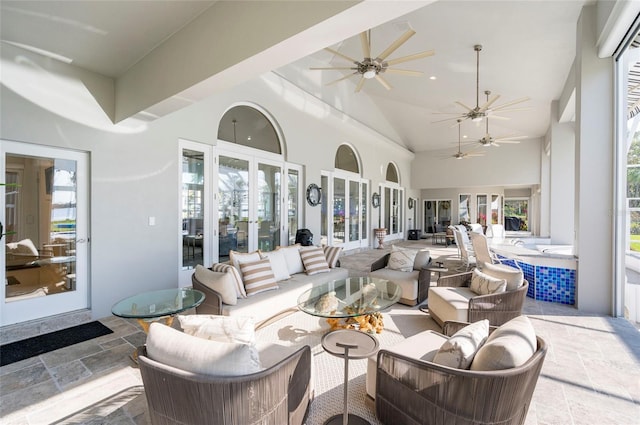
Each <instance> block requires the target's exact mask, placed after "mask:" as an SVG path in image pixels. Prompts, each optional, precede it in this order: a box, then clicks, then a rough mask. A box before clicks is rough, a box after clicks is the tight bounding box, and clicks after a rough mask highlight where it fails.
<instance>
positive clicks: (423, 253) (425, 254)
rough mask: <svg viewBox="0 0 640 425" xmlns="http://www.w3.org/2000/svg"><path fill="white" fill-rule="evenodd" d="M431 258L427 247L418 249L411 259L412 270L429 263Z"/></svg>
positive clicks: (424, 266) (422, 267) (420, 268)
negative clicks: (414, 256) (413, 258)
mask: <svg viewBox="0 0 640 425" xmlns="http://www.w3.org/2000/svg"><path fill="white" fill-rule="evenodd" d="M430 259H431V252H430V251H429V250H428V249H420V250H418V253H417V254H416V259H415V260H414V261H413V270H422V269H424V268H426V267H427V266H428V265H429V260H430Z"/></svg>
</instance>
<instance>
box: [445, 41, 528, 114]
mask: <svg viewBox="0 0 640 425" xmlns="http://www.w3.org/2000/svg"><path fill="white" fill-rule="evenodd" d="M473 49H474V50H475V51H476V106H475V108H471V107H470V106H467V105H465V104H464V103H462V102H460V101H456V102H455V103H457V104H458V105H460V106H462V107H463V108H464V109H465V110H466V112H463V113H459V112H436V114H445V115H457V116H456V117H453V118H445V119H443V120H439V121H434V122H442V121H449V120H454V119H458V118H462V119H465V120H466V119H470V120H471V121H474V122H480V121H482V119H483V118H485V117H488V116H489V115H491V117H492V118H496V119H503V120H508V119H509V118H507V117H501V116H497V115H494V112H507V111H517V110H522V109H513V108H509V107H510V106H514V105H517V104H519V103H522V102H526V101H527V100H529V98H528V97H524V98H522V99H517V100H513V101H511V102H507V103H503V104H502V105H499V106H496V107H494V108H491V105H493V104H494V103H495V102H496V101H497V100H498V99H499V98H500V95H499V94H497V95H495V96H494V97H493V98H492V99H489V98H488V97H487V101H486V102H485V103H484V104H483V105H480V51H481V50H482V45H480V44H476V45H475V46H473ZM507 108H509V109H507Z"/></svg>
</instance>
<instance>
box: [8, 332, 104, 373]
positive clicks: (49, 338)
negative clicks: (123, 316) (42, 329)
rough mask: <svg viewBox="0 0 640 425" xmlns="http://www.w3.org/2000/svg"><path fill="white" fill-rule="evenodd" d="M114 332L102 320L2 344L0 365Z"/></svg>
mask: <svg viewBox="0 0 640 425" xmlns="http://www.w3.org/2000/svg"><path fill="white" fill-rule="evenodd" d="M110 333H113V331H112V330H111V329H109V328H108V327H106V326H105V325H103V324H102V323H100V322H89V323H84V324H82V325H78V326H74V327H72V328H67V329H62V330H59V331H55V332H51V333H48V334H44V335H38V336H34V337H33V338H28V339H23V340H22V341H16V342H12V343H10V344H5V345H0V366H6V365H8V364H11V363H15V362H19V361H20V360H24V359H28V358H29V357H34V356H38V355H40V354H44V353H48V352H49V351H53V350H57V349H59V348H64V347H67V346H69V345H73V344H77V343H79V342H83V341H87V340H90V339H93V338H97V337H99V336H102V335H108V334H110Z"/></svg>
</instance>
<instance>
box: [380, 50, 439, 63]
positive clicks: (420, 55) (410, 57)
mask: <svg viewBox="0 0 640 425" xmlns="http://www.w3.org/2000/svg"><path fill="white" fill-rule="evenodd" d="M435 54H436V52H435V50H426V51H424V52H420V53H414V54H413V55H408V56H403V57H401V58H396V59H391V60H388V61H386V62H387V65H389V66H393V65H397V64H399V63H402V62H409V61H413V60H416V59H422V58H426V57H427V56H433V55H435Z"/></svg>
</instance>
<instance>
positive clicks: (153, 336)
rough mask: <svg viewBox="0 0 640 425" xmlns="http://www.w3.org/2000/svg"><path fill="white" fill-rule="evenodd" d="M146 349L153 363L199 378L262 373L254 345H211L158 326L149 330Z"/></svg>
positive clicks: (214, 343) (164, 326)
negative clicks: (200, 376)
mask: <svg viewBox="0 0 640 425" xmlns="http://www.w3.org/2000/svg"><path fill="white" fill-rule="evenodd" d="M146 346H147V355H148V357H149V358H150V359H151V360H155V361H157V362H159V363H163V364H165V365H168V366H172V367H175V368H178V369H182V370H184V371H187V372H192V373H197V374H204V375H217V376H238V375H247V374H250V373H255V372H259V371H260V370H261V369H262V368H261V366H260V358H259V356H258V351H257V350H256V348H255V346H253V345H250V344H238V343H235V342H220V341H209V340H206V339H203V338H198V337H195V336H191V335H187V334H186V333H183V332H180V331H178V330H176V329H173V328H171V327H169V326H166V325H163V324H161V323H158V322H154V323H152V324H151V326H150V327H149V334H148V335H147V342H146Z"/></svg>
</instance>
